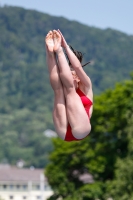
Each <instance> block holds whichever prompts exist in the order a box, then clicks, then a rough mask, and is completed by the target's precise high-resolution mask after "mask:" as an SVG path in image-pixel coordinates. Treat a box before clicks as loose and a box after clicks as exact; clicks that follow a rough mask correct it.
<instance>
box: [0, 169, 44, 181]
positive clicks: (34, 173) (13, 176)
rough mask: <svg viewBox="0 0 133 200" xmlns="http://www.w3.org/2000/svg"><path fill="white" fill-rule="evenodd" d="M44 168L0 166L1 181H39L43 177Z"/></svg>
mask: <svg viewBox="0 0 133 200" xmlns="http://www.w3.org/2000/svg"><path fill="white" fill-rule="evenodd" d="M43 174H44V170H43V169H28V168H21V169H19V168H17V167H0V182H1V181H16V182H17V181H19V182H20V181H22V182H27V181H35V182H36V181H37V182H39V181H40V179H42V178H43Z"/></svg>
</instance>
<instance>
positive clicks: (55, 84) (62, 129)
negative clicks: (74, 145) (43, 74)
mask: <svg viewBox="0 0 133 200" xmlns="http://www.w3.org/2000/svg"><path fill="white" fill-rule="evenodd" d="M45 42H46V60H47V65H48V71H49V78H50V83H51V86H52V88H53V91H54V108H53V122H54V126H55V130H56V132H57V134H58V135H59V137H61V138H62V139H64V138H65V134H66V129H67V116H66V108H65V98H64V91H63V87H62V83H61V81H60V77H59V72H58V70H59V69H58V67H57V63H56V59H55V55H54V52H53V47H54V43H53V33H52V31H50V32H49V33H48V34H47V36H46V39H45Z"/></svg>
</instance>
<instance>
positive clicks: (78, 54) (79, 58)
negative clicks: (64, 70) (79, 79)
mask: <svg viewBox="0 0 133 200" xmlns="http://www.w3.org/2000/svg"><path fill="white" fill-rule="evenodd" d="M69 47H70V49H71V50H72V52H73V53H74V54H75V56H76V57H77V58H78V60H79V62H80V63H81V64H82V60H83V55H84V54H83V53H82V52H80V51H76V50H75V49H74V48H73V47H72V46H71V45H69ZM66 57H67V59H68V63H69V65H71V62H70V60H69V58H68V56H67V54H66ZM89 63H90V62H87V63H85V64H84V65H82V67H84V66H86V65H88V64H89Z"/></svg>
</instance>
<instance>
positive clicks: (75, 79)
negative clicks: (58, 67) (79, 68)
mask: <svg viewBox="0 0 133 200" xmlns="http://www.w3.org/2000/svg"><path fill="white" fill-rule="evenodd" d="M70 70H71V73H72V76H73V80H74V81H76V82H77V83H78V82H79V81H80V79H79V77H78V76H77V74H76V72H75V70H74V69H73V68H72V67H70Z"/></svg>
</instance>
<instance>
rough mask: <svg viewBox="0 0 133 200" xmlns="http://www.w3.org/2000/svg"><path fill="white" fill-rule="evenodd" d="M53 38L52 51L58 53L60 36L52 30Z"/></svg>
mask: <svg viewBox="0 0 133 200" xmlns="http://www.w3.org/2000/svg"><path fill="white" fill-rule="evenodd" d="M53 38H54V51H55V52H59V51H60V49H62V47H61V36H60V34H59V33H58V31H56V30H53Z"/></svg>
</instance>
